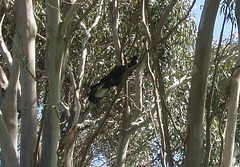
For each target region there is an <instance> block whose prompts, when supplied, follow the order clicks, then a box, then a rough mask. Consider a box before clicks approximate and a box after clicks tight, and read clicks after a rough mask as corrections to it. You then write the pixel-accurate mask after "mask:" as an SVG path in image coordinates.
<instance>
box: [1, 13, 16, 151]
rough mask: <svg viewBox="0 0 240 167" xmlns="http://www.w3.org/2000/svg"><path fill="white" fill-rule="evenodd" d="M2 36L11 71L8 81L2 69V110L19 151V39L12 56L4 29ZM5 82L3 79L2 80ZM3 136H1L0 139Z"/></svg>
mask: <svg viewBox="0 0 240 167" xmlns="http://www.w3.org/2000/svg"><path fill="white" fill-rule="evenodd" d="M1 19H2V20H1V22H0V28H2V22H3V19H4V17H2V18H1ZM0 34H1V35H0V38H1V40H0V41H1V42H0V43H1V53H2V55H3V56H4V58H5V60H6V61H7V62H8V63H7V64H8V70H9V72H10V78H9V80H8V81H7V78H6V77H4V75H5V74H4V72H3V70H2V71H1V73H2V74H1V77H2V79H3V80H5V81H4V85H2V84H3V83H1V89H2V90H1V96H0V109H1V110H2V115H3V118H4V121H5V125H6V126H7V128H8V132H9V135H10V137H11V140H12V145H13V147H14V149H15V151H17V130H18V122H17V89H18V79H19V63H18V58H17V56H16V55H17V50H18V49H17V47H16V43H17V39H16V38H14V44H13V57H14V58H12V57H11V54H10V52H9V51H8V50H7V48H6V45H5V42H4V40H3V36H2V31H0ZM1 82H3V81H1ZM1 137H4V136H0V140H2V139H1Z"/></svg>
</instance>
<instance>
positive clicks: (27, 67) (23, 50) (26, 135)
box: [15, 0, 37, 167]
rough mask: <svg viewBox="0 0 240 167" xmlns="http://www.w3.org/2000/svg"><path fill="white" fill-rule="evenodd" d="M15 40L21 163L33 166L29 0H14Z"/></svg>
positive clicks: (34, 133)
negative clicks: (17, 67)
mask: <svg viewBox="0 0 240 167" xmlns="http://www.w3.org/2000/svg"><path fill="white" fill-rule="evenodd" d="M15 6H16V10H15V11H16V13H15V17H16V30H17V31H16V38H18V43H16V45H17V48H18V56H19V59H20V73H21V74H20V79H21V153H20V162H21V166H24V167H31V166H34V165H35V159H34V158H35V157H34V155H35V154H34V152H35V147H36V146H35V144H36V139H37V97H36V82H35V36H36V30H37V27H36V22H35V19H34V15H33V4H32V0H17V1H16V3H15Z"/></svg>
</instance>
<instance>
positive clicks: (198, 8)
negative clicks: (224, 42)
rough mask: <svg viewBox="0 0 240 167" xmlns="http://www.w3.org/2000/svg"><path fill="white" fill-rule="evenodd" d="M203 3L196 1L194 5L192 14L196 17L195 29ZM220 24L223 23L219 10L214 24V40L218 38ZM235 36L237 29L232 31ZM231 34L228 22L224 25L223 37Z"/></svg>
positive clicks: (202, 0) (199, 0) (200, 0)
mask: <svg viewBox="0 0 240 167" xmlns="http://www.w3.org/2000/svg"><path fill="white" fill-rule="evenodd" d="M204 1H205V0H197V1H196V4H195V6H194V8H193V12H194V13H195V15H196V24H197V27H198V25H199V21H200V17H201V13H202V10H203V6H204ZM222 22H223V14H220V9H219V10H218V14H217V19H216V23H215V28H214V34H213V38H214V39H218V38H219V36H220V31H221V26H222ZM234 32H235V34H237V29H236V28H235V29H234ZM230 33H231V24H230V23H229V22H228V23H227V24H226V27H225V31H224V37H227V36H229V35H230Z"/></svg>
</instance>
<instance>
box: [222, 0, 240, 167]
mask: <svg viewBox="0 0 240 167" xmlns="http://www.w3.org/2000/svg"><path fill="white" fill-rule="evenodd" d="M235 13H236V18H237V24H238V49H239V51H238V55H239V56H238V57H240V37H239V34H240V1H236V10H235ZM236 66H237V67H238V66H239V63H238V64H236ZM230 90H231V95H230V100H229V104H228V114H227V124H226V133H225V144H224V148H223V154H222V162H221V165H220V166H221V167H228V166H233V165H234V164H233V153H234V145H235V135H236V125H237V116H238V104H239V93H240V70H239V69H237V70H236V71H235V72H234V74H233V78H232V79H231V85H230Z"/></svg>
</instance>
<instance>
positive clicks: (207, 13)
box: [185, 0, 219, 167]
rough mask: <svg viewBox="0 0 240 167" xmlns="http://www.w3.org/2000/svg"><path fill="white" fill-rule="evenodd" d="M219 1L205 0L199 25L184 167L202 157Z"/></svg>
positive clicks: (194, 163)
mask: <svg viewBox="0 0 240 167" xmlns="http://www.w3.org/2000/svg"><path fill="white" fill-rule="evenodd" d="M218 6H219V0H216V1H212V0H206V1H205V4H204V8H203V13H202V16H201V21H200V25H199V32H198V37H197V41H196V51H195V58H194V65H193V75H192V80H191V89H190V97H189V109H188V115H187V117H188V134H187V146H186V157H185V158H186V159H185V166H186V167H193V166H194V167H198V166H200V165H201V163H202V154H203V113H204V106H205V97H206V87H207V77H208V71H209V64H210V57H211V44H212V34H213V28H214V23H215V19H216V14H217V10H218Z"/></svg>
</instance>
